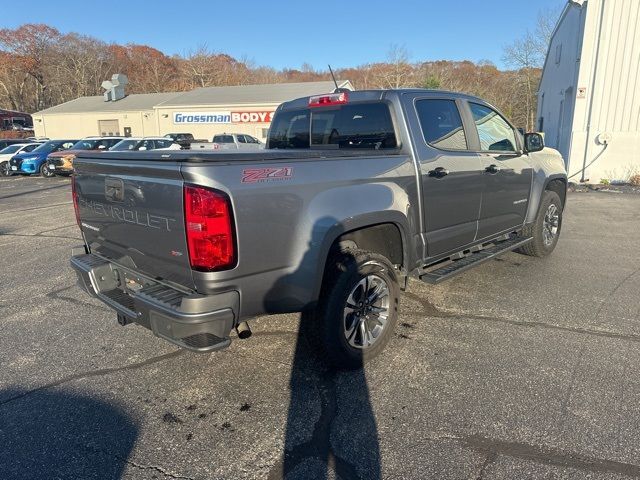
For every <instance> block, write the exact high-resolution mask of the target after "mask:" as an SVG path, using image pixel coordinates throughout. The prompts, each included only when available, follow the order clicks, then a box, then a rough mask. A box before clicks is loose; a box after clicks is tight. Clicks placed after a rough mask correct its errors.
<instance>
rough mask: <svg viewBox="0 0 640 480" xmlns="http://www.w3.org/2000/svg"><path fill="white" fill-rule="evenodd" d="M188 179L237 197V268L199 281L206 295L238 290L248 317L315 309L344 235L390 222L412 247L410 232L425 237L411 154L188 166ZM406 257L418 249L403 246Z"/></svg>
mask: <svg viewBox="0 0 640 480" xmlns="http://www.w3.org/2000/svg"><path fill="white" fill-rule="evenodd" d="M256 169H266V170H264V171H271V170H268V169H284V170H280V173H282V172H284V173H285V175H284V176H280V177H279V178H277V177H276V178H260V175H256V174H255V170H256ZM264 171H263V172H264ZM182 174H183V178H184V180H185V182H186V183H194V184H200V185H206V186H209V187H213V188H217V189H219V190H222V191H224V192H226V193H227V194H228V195H229V196H230V198H231V201H232V205H233V210H234V216H235V224H236V227H237V239H236V240H237V245H238V264H237V266H236V267H235V268H234V269H232V270H228V271H225V272H214V273H202V272H193V275H194V280H195V283H196V285H197V288H198V290H199V291H202V292H203V293H212V292H215V291H225V290H229V289H236V290H238V291H239V292H240V295H241V308H240V310H241V312H240V314H241V317H243V318H247V317H251V316H254V315H257V314H260V313H265V312H266V313H279V312H286V311H299V310H300V309H303V308H305V307H308V306H310V305H312V304H313V302H314V301H315V300H316V299H317V296H318V293H319V289H320V285H321V282H322V274H323V271H324V264H325V261H326V258H327V254H328V252H329V248H330V246H331V244H332V243H333V241H334V240H335V239H336V238H337V237H338V236H339V235H340V234H342V233H344V232H347V231H350V230H354V229H357V228H360V227H363V226H367V225H372V224H376V223H387V222H391V223H394V224H395V225H396V226H397V227H398V228H399V229H400V232H401V234H402V236H403V239H404V241H405V242H411V240H412V234H411V232H416V231H419V226H418V223H417V222H418V212H417V208H415V202H414V201H412V199H415V198H417V196H416V192H415V186H416V180H415V168H414V165H413V162H412V159H411V157H410V156H408V155H388V156H372V157H363V156H358V157H340V158H332V159H331V158H323V159H309V160H294V161H276V162H269V163H264V164H262V165H256V164H255V163H245V162H237V163H234V162H229V163H225V164H220V163H215V164H213V163H203V164H192V163H189V164H183V167H182ZM263 175H264V174H263ZM405 251H406V252H409V251H414V249H413V248H412V247H410V246H408V245H405ZM411 261H412V260H405V263H408V262H411Z"/></svg>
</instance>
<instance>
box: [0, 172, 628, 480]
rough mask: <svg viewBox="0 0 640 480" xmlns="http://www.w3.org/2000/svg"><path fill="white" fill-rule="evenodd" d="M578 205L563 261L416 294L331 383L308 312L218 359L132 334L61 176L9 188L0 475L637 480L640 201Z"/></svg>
mask: <svg viewBox="0 0 640 480" xmlns="http://www.w3.org/2000/svg"><path fill="white" fill-rule="evenodd" d="M568 202H569V206H568V209H567V212H566V216H565V224H564V227H563V228H564V231H563V236H562V238H561V240H560V243H559V245H558V248H557V249H556V251H555V253H554V254H553V256H552V257H551V258H548V259H545V260H537V259H534V258H530V257H524V256H521V255H518V254H515V253H510V254H507V255H505V256H503V257H502V258H499V259H498V260H497V261H493V262H490V263H487V264H485V265H483V266H481V267H479V268H477V269H475V270H472V271H470V272H468V273H466V274H464V275H461V276H459V277H457V278H455V279H453V280H451V281H450V282H448V283H445V284H443V285H439V286H437V287H433V286H428V285H425V284H422V283H419V282H412V283H411V284H410V288H409V291H408V293H407V294H406V295H405V296H404V297H403V304H402V307H401V311H402V315H401V321H400V322H401V324H400V326H399V328H398V330H397V335H396V338H395V339H394V341H393V342H392V343H391V344H390V345H389V346H388V347H387V349H386V351H385V352H384V354H383V355H382V356H381V357H380V358H379V359H377V360H376V361H374V362H373V363H372V364H370V365H369V366H368V367H367V369H366V371H365V372H352V373H339V374H336V373H333V372H329V371H326V370H324V369H323V368H322V367H321V366H320V365H319V364H318V363H317V361H315V360H314V358H313V356H312V354H311V353H310V352H309V350H308V348H307V346H306V344H305V342H304V340H300V341H299V342H298V338H297V331H298V323H299V322H298V321H299V316H298V315H281V316H277V317H270V318H261V319H258V320H256V321H254V322H253V323H252V326H253V330H254V335H253V337H251V338H250V339H249V340H245V341H236V340H234V342H233V343H232V345H231V347H230V348H229V349H227V350H225V351H222V352H219V353H215V354H210V355H197V354H192V353H186V352H181V351H179V350H177V349H175V348H174V347H172V346H171V345H169V344H167V343H166V342H163V341H161V340H159V339H157V338H155V337H154V336H153V335H152V334H151V333H150V332H148V331H146V330H144V329H142V328H138V327H134V326H129V327H124V328H123V327H120V326H118V325H117V324H116V322H115V315H114V313H113V312H111V311H110V310H108V309H107V308H106V307H105V306H103V305H102V304H101V303H100V302H98V301H95V300H93V299H91V298H89V297H88V296H87V295H86V294H84V293H83V292H82V291H81V290H80V289H79V288H78V287H77V286H76V283H75V277H74V274H73V272H72V271H71V270H70V268H69V267H68V257H69V253H70V249H71V247H72V246H75V245H78V244H80V243H81V240H80V235H79V231H78V228H77V226H76V223H75V218H74V214H73V208H72V205H71V198H70V186H69V180H68V179H65V178H54V179H43V178H39V177H34V178H23V177H18V178H15V177H12V178H6V179H0V251H1V252H2V256H1V258H2V259H1V260H0V265H1V267H0V285H1V287H0V288H1V291H2V297H1V298H0V328H1V330H2V333H3V334H2V335H1V336H0V364H1V365H2V368H1V369H0V445H2V446H1V447H0V465H2V466H3V467H2V468H3V470H4V471H3V473H2V475H0V476H1V477H2V478H131V479H147V478H149V479H150V478H158V479H164V478H193V479H208V478H232V479H236V478H269V479H276V478H282V477H283V476H284V474H288V476H289V477H290V478H343V479H350V478H367V479H371V478H438V479H449V478H451V479H477V478H482V479H513V478H518V479H524V478H530V479H539V478H563V479H583V478H590V479H618V478H620V479H621V478H634V477H640V447H639V446H638V442H637V439H638V438H639V436H640V420H639V419H640V416H639V415H638V414H639V413H640V412H639V410H640V379H638V377H637V375H636V366H637V365H639V364H640V348H639V347H640V303H639V302H638V297H639V295H638V293H639V292H640V257H639V256H638V255H637V251H638V249H639V248H640V238H639V237H638V232H640V195H626V194H617V195H616V194H606V193H576V194H570V195H569V200H568Z"/></svg>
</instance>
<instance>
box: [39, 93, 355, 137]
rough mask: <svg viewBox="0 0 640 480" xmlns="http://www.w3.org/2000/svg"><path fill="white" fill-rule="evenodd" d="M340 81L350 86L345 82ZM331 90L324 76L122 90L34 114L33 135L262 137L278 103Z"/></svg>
mask: <svg viewBox="0 0 640 480" xmlns="http://www.w3.org/2000/svg"><path fill="white" fill-rule="evenodd" d="M125 81H126V80H125ZM125 85H126V83H125ZM338 85H339V86H340V87H341V88H348V89H350V90H352V89H353V86H352V85H351V83H350V82H349V81H339V82H338ZM125 88H126V87H125ZM334 89H335V84H334V83H333V82H328V81H323V82H304V83H278V84H265V85H239V86H229V87H205V88H197V89H195V90H191V91H189V92H174V93H144V94H131V95H125V94H124V93H125V92H124V90H122V92H120V93H119V94H116V95H112V94H111V93H110V92H107V94H105V95H104V96H92V97H80V98H77V99H75V100H71V101H70V102H66V103H63V104H60V105H57V106H55V107H51V108H47V109H46V110H42V111H40V112H37V113H34V114H33V126H34V130H35V134H36V135H37V136H42V137H49V138H82V137H85V136H89V135H127V136H156V135H165V134H167V133H185V132H186V133H192V134H193V135H194V137H195V138H197V139H205V140H209V141H210V140H211V139H212V138H213V136H214V135H216V134H219V133H244V134H249V135H252V136H254V137H257V138H259V139H261V140H264V139H265V137H266V135H267V131H268V129H269V125H270V124H271V115H272V114H273V112H274V111H275V109H276V108H277V107H278V105H280V104H281V103H283V102H285V101H288V100H293V99H295V98H299V97H306V96H310V95H316V94H322V93H330V92H332V91H333V90H334Z"/></svg>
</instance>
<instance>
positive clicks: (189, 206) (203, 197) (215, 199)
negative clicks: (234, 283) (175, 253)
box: [184, 185, 236, 272]
mask: <svg viewBox="0 0 640 480" xmlns="http://www.w3.org/2000/svg"><path fill="white" fill-rule="evenodd" d="M184 221H185V227H186V231H187V245H188V247H189V261H190V263H191V268H193V269H194V270H201V271H207V272H211V271H213V270H224V269H226V268H231V267H232V266H234V265H235V262H236V252H235V241H234V238H233V218H232V212H231V204H230V202H229V197H227V196H226V195H225V194H224V193H222V192H219V191H217V190H211V189H208V188H204V187H197V186H194V185H185V186H184Z"/></svg>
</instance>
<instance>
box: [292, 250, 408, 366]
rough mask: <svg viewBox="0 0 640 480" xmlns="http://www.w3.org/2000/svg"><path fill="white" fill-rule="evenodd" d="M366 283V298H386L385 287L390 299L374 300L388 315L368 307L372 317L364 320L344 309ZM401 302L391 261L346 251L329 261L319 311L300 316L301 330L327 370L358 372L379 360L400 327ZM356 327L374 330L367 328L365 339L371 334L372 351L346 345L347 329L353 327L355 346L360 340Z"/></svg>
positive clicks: (372, 305)
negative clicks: (380, 293)
mask: <svg viewBox="0 0 640 480" xmlns="http://www.w3.org/2000/svg"><path fill="white" fill-rule="evenodd" d="M369 279H371V280H370V283H371V285H372V286H369V285H370V284H369V283H365V284H366V285H367V286H369V290H368V292H366V293H368V294H373V293H375V291H374V290H380V291H383V292H384V287H381V285H384V284H386V287H387V291H388V295H383V296H381V297H380V298H379V299H378V297H376V298H377V299H378V300H380V302H383V301H384V302H385V303H386V305H387V308H386V310H384V309H380V308H379V307H376V306H375V305H374V303H371V304H370V305H371V306H369V307H368V308H369V309H370V311H369V312H368V313H366V314H365V313H363V312H356V311H355V310H354V309H351V308H349V307H347V301H348V299H349V298H355V297H352V295H354V294H355V293H357V292H360V293H364V288H365V287H362V286H359V285H360V284H361V283H362V282H368V281H369ZM354 289H355V290H354ZM363 298H364V297H363ZM383 298H386V300H383ZM399 299H400V287H399V286H398V280H397V276H396V272H395V270H394V268H393V265H391V263H390V262H389V260H387V259H386V258H385V257H383V256H382V255H378V254H376V253H371V252H365V251H362V250H355V249H354V250H347V251H345V252H341V253H338V254H336V255H335V256H333V257H332V258H331V259H330V260H329V262H328V264H327V267H326V270H325V275H324V280H323V286H322V292H321V295H320V299H319V304H318V308H317V309H316V310H315V311H314V312H307V313H306V314H305V315H303V325H302V328H303V330H304V334H305V336H307V338H309V341H310V343H311V344H312V345H313V346H314V347H316V351H317V353H318V354H319V356H320V358H321V359H322V360H323V361H324V362H325V363H326V364H327V365H328V366H330V367H333V368H337V369H341V370H354V369H358V368H361V367H362V366H363V365H364V364H365V363H366V362H368V361H369V360H371V359H372V358H374V357H376V356H378V355H379V354H380V352H382V350H383V349H384V347H385V345H386V344H387V343H388V342H389V340H390V339H391V337H392V336H393V330H394V329H395V326H396V323H397V321H398V303H399ZM380 305H383V303H380ZM348 308H349V310H350V311H351V312H350V313H348V314H347V313H345V311H346V310H347V309H348ZM363 308H365V309H366V308H367V307H366V306H365V307H363ZM371 309H377V310H378V311H379V310H384V313H378V312H377V311H371ZM356 314H357V315H358V317H357V318H356V317H355V315H356ZM385 314H386V321H385V322H384V325H383V327H382V328H381V330H380V331H379V332H378V334H377V335H376V336H375V337H374V336H373V333H374V331H375V329H377V328H379V325H380V323H381V320H380V319H381V318H383V317H384V315H385ZM357 322H362V323H364V322H367V323H366V325H374V326H373V328H372V329H371V330H367V329H366V328H365V330H367V333H371V337H370V338H371V339H373V342H372V343H371V345H368V346H366V347H360V348H357V347H355V346H352V345H351V344H350V343H349V339H348V338H347V333H346V331H345V330H346V328H347V325H348V324H351V325H354V327H353V330H352V332H353V333H354V336H353V337H352V340H353V341H354V342H357V338H358V336H360V338H361V339H362V330H360V329H359V328H358V327H356V326H355V324H356V323H357Z"/></svg>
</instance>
